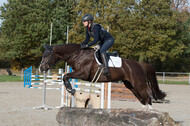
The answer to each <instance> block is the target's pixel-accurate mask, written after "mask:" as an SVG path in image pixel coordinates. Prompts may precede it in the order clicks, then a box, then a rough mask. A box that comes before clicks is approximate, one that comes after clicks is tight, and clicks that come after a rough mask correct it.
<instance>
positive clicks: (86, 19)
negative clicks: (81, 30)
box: [82, 14, 94, 22]
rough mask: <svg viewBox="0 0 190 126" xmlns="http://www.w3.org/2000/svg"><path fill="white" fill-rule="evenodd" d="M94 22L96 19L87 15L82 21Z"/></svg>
mask: <svg viewBox="0 0 190 126" xmlns="http://www.w3.org/2000/svg"><path fill="white" fill-rule="evenodd" d="M93 20H94V17H93V16H92V15H91V14H85V15H83V17H82V21H83V22H84V21H93Z"/></svg>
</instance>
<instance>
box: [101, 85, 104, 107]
mask: <svg viewBox="0 0 190 126" xmlns="http://www.w3.org/2000/svg"><path fill="white" fill-rule="evenodd" d="M101 85H102V87H101V104H100V108H101V109H103V108H104V83H101Z"/></svg>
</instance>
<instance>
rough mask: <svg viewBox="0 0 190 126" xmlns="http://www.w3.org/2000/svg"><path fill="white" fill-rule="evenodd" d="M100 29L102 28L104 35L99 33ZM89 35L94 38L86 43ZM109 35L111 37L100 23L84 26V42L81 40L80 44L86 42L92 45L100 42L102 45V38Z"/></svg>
mask: <svg viewBox="0 0 190 126" xmlns="http://www.w3.org/2000/svg"><path fill="white" fill-rule="evenodd" d="M92 26H93V25H92ZM102 30H104V32H105V33H104V35H101V34H102ZM90 37H93V38H94V40H93V41H92V42H90V43H89V44H88V42H89V41H90ZM101 37H102V38H101ZM110 37H112V36H111V35H110V33H108V32H107V31H106V30H105V29H104V28H103V27H101V25H99V24H95V25H94V26H93V28H86V39H85V41H84V42H82V44H83V45H86V44H88V46H92V45H95V44H96V43H98V42H100V43H101V44H100V45H102V44H103V43H104V40H106V38H110Z"/></svg>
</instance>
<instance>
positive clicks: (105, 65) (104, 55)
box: [101, 52, 110, 76]
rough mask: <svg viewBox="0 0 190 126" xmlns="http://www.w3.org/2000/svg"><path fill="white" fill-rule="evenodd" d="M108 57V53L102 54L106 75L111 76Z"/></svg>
mask: <svg viewBox="0 0 190 126" xmlns="http://www.w3.org/2000/svg"><path fill="white" fill-rule="evenodd" d="M106 55H107V54H106V52H102V53H101V59H102V63H103V65H104V75H106V76H110V71H109V69H108V58H107V56H106Z"/></svg>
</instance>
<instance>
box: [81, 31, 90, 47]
mask: <svg viewBox="0 0 190 126" xmlns="http://www.w3.org/2000/svg"><path fill="white" fill-rule="evenodd" d="M89 41H90V35H89V34H88V31H87V29H86V39H85V40H84V42H82V43H81V44H82V45H86V44H87V43H88V42H89Z"/></svg>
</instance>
